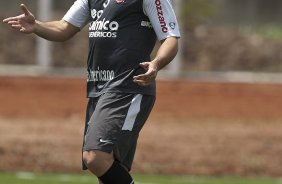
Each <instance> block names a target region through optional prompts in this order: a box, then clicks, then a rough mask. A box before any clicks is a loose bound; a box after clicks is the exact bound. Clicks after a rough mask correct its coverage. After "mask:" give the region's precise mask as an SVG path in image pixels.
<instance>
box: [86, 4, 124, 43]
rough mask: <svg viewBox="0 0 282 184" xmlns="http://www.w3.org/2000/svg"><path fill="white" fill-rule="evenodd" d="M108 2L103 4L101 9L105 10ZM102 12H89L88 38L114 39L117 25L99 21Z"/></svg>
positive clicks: (111, 22) (94, 10)
mask: <svg viewBox="0 0 282 184" xmlns="http://www.w3.org/2000/svg"><path fill="white" fill-rule="evenodd" d="M109 4H110V0H106V1H105V2H104V3H103V7H104V8H107V6H108V5H109ZM103 13H104V10H96V9H92V10H91V17H92V22H91V23H90V25H89V38H116V37H117V31H118V28H119V24H118V22H116V21H110V20H106V19H105V18H104V19H100V18H101V16H102V15H103Z"/></svg>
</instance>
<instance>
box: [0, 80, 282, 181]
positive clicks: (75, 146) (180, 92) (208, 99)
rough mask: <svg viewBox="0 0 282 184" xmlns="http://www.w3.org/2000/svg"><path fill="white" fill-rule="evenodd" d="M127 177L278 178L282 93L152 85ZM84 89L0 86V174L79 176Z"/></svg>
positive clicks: (248, 87)
mask: <svg viewBox="0 0 282 184" xmlns="http://www.w3.org/2000/svg"><path fill="white" fill-rule="evenodd" d="M157 93H158V94H157V102H156V105H155V108H154V110H153V112H152V114H151V117H150V118H149V120H148V122H147V124H146V126H145V127H144V129H143V131H142V132H141V135H140V140H139V147H138V151H137V154H136V159H135V161H134V172H141V173H170V174H171V173H174V174H214V175H223V174H228V175H234V174H236V175H271V176H281V175H282V174H281V173H282V157H280V156H279V155H281V153H282V134H281V129H282V123H281V122H282V111H281V109H282V86H281V85H271V84H235V83H232V84H230V83H229V84H227V83H195V82H188V81H169V82H168V81H159V82H158V92H157ZM86 101H87V99H86V98H85V81H84V80H82V79H74V78H46V77H45V78H44V77H39V78H15V77H1V78H0V102H1V105H0V170H32V171H79V170H80V160H81V158H80V156H81V152H80V149H81V148H80V146H81V139H82V132H83V126H84V113H85V112H84V111H85V105H86Z"/></svg>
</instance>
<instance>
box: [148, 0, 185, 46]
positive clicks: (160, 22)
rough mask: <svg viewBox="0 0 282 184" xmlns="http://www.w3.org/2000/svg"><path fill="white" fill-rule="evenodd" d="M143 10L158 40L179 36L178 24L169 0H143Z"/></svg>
mask: <svg viewBox="0 0 282 184" xmlns="http://www.w3.org/2000/svg"><path fill="white" fill-rule="evenodd" d="M143 10H144V13H145V14H146V15H147V16H148V17H149V19H150V22H151V24H152V26H153V28H154V30H155V32H156V34H157V37H158V39H159V40H163V39H166V38H168V37H172V36H173V37H180V32H179V25H178V22H177V19H176V16H175V13H174V10H173V7H172V4H171V2H170V0H143Z"/></svg>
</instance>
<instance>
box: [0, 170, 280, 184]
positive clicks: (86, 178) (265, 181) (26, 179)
mask: <svg viewBox="0 0 282 184" xmlns="http://www.w3.org/2000/svg"><path fill="white" fill-rule="evenodd" d="M134 178H135V183H136V184H282V180H281V179H280V180H279V179H274V178H241V177H196V176H153V175H135V176H134ZM0 183H1V184H97V181H96V179H95V177H94V176H91V175H79V174H33V173H25V172H19V173H0Z"/></svg>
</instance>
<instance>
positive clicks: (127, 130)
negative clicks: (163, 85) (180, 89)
mask: <svg viewBox="0 0 282 184" xmlns="http://www.w3.org/2000/svg"><path fill="white" fill-rule="evenodd" d="M154 102H155V96H149V95H142V94H131V93H105V94H103V95H101V96H99V97H95V98H89V102H88V105H87V113H86V122H85V131H84V140H83V151H89V150H99V151H103V152H107V153H112V152H113V154H114V157H115V160H116V161H118V162H120V163H121V164H122V165H124V166H125V167H127V169H129V170H130V169H131V165H132V162H133V158H134V155H135V150H136V145H137V139H138V136H139V132H140V130H141V129H142V127H143V125H144V124H145V121H146V120H147V118H148V116H149V114H150V112H151V110H152V108H153V105H154ZM83 169H87V167H86V166H85V165H84V164H83Z"/></svg>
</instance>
